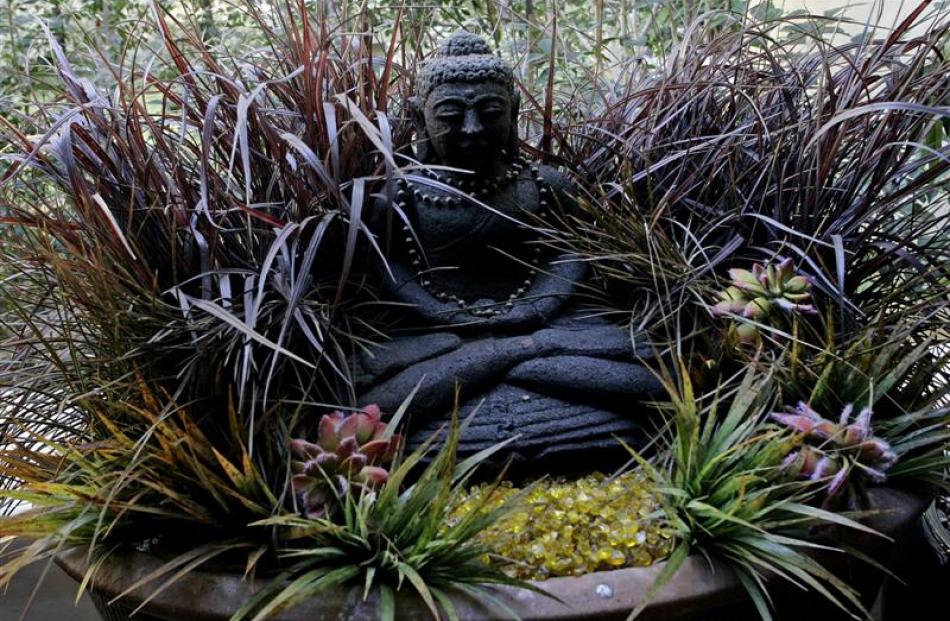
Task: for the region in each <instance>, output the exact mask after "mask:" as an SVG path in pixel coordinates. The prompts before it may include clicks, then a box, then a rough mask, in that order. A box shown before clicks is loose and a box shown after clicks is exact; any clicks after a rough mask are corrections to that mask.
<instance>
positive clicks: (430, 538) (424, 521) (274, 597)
mask: <svg viewBox="0 0 950 621" xmlns="http://www.w3.org/2000/svg"><path fill="white" fill-rule="evenodd" d="M470 420H471V418H469V421H470ZM469 421H466V422H465V423H462V425H459V423H458V421H457V419H455V418H453V420H452V423H451V425H450V427H449V429H448V430H447V433H446V434H445V435H444V443H443V445H442V448H441V450H440V451H439V452H438V453H437V454H436V455H435V456H434V458H432V460H431V462H430V463H429V464H428V465H426V466H425V468H424V470H423V472H422V473H421V475H418V478H416V479H415V480H414V481H411V482H410V473H412V472H413V470H415V469H418V468H420V462H421V460H422V459H423V457H425V456H426V453H427V452H428V448H429V445H430V444H431V441H432V440H433V439H434V437H433V439H430V442H429V443H427V444H426V445H424V446H422V447H420V448H419V449H418V450H416V451H415V452H413V453H412V454H411V455H409V456H407V457H406V458H405V459H404V460H398V461H399V463H398V465H396V466H395V467H394V468H393V469H392V472H391V474H390V476H389V479H388V481H387V483H386V484H385V485H384V486H383V487H382V489H381V490H380V491H379V492H378V493H374V494H369V493H367V490H366V489H364V490H363V492H362V493H361V494H359V495H358V496H357V495H353V494H343V495H342V496H341V497H340V498H339V502H338V503H337V504H338V505H339V508H340V511H341V512H342V518H338V519H330V518H329V517H326V516H323V517H317V518H314V519H304V518H302V517H298V516H294V515H284V516H278V517H275V518H271V519H268V520H264V521H261V522H259V523H257V524H255V525H257V526H269V527H276V528H277V529H278V530H279V531H282V532H285V537H284V540H285V544H284V546H285V547H284V548H283V549H281V550H279V551H278V554H279V556H280V558H281V559H282V560H283V561H284V563H285V565H286V567H285V568H284V569H283V570H282V571H281V573H279V574H278V575H277V576H276V577H275V578H273V579H272V580H271V581H270V583H269V584H268V585H267V586H266V587H265V588H263V589H261V590H260V591H259V592H258V593H257V594H256V595H255V596H254V597H253V598H252V599H251V600H250V601H248V602H247V603H246V604H245V605H244V606H243V607H242V608H241V609H240V610H238V611H237V612H236V613H235V615H234V617H233V618H232V620H233V621H246V620H251V621H264V620H265V619H267V618H268V617H270V616H271V615H273V614H276V613H278V612H279V611H281V610H283V609H285V608H287V607H289V606H293V605H295V604H299V603H302V602H304V601H307V600H310V599H313V598H314V597H317V596H318V595H319V594H320V593H321V592H323V591H325V590H327V589H332V588H334V587H338V586H341V585H344V584H347V583H351V582H357V583H359V584H361V585H362V586H363V598H364V600H365V599H366V597H367V596H368V595H369V593H370V592H371V590H372V589H374V588H377V587H378V588H379V589H380V599H379V601H380V610H379V612H380V618H381V619H383V620H388V621H392V620H394V619H396V618H398V617H397V616H396V610H395V608H394V591H395V590H396V589H398V588H400V587H401V586H403V585H404V584H406V585H411V588H412V589H414V590H415V591H416V592H417V593H418V594H419V596H420V597H421V599H422V600H423V601H424V602H425V604H426V606H427V607H428V609H429V611H430V612H431V613H432V615H433V617H434V618H435V619H439V618H442V617H441V615H442V614H444V615H445V616H446V618H449V619H454V618H457V617H458V615H457V613H456V610H455V606H454V604H453V603H452V596H451V594H453V593H454V594H456V595H457V594H462V595H466V596H470V597H472V598H474V599H475V600H478V601H483V602H488V603H490V604H492V605H493V606H495V607H496V609H497V610H498V611H499V612H500V614H502V615H504V616H509V617H511V618H517V615H516V614H514V613H513V612H511V611H510V609H509V608H508V607H507V605H506V604H505V603H504V602H503V601H502V600H500V599H498V598H497V597H496V596H495V595H493V594H492V593H491V592H490V590H488V589H485V588H484V587H485V585H490V584H507V585H516V586H520V587H522V588H527V589H530V590H532V591H536V592H538V593H539V594H542V595H548V594H547V593H545V592H544V591H543V590H541V589H538V588H537V587H535V586H532V585H531V584H529V583H526V582H524V581H522V580H518V579H515V578H511V577H509V576H507V575H506V574H504V573H503V572H501V571H500V570H499V569H498V568H496V567H493V566H491V565H489V564H488V563H485V562H484V561H483V557H484V556H485V555H486V554H488V553H489V548H488V547H487V546H486V545H485V544H484V543H482V542H481V541H479V540H478V539H476V536H477V535H478V534H479V533H480V532H481V531H483V530H484V529H486V528H487V527H488V526H490V525H491V524H493V523H494V522H495V521H496V520H497V519H498V518H499V517H501V516H503V515H504V514H506V513H507V512H509V511H511V510H512V509H513V508H514V507H515V506H516V503H512V504H509V505H507V506H504V507H493V508H487V507H486V505H487V503H488V495H486V497H485V498H484V499H483V501H482V502H480V503H477V504H476V505H474V506H473V507H471V510H470V511H467V512H466V514H465V515H463V516H461V518H460V519H458V520H454V519H453V520H450V519H449V518H450V516H451V515H452V513H453V511H454V510H455V508H456V507H457V504H458V498H459V496H460V495H464V493H465V488H466V485H467V484H468V482H469V481H470V479H471V476H472V474H473V473H474V471H475V468H476V466H477V465H478V464H479V463H480V462H481V461H483V460H484V459H486V458H488V457H489V456H491V455H492V454H493V453H495V452H497V451H498V450H500V449H501V448H503V447H504V443H502V444H498V445H496V446H494V447H492V448H490V449H487V450H485V451H483V452H481V453H479V454H477V455H474V456H472V457H470V458H468V459H466V460H464V461H462V462H460V463H457V460H456V451H455V449H456V447H457V445H458V439H459V433H460V430H461V429H462V428H463V427H464V426H465V425H466V424H467V422H469ZM439 435H441V434H439Z"/></svg>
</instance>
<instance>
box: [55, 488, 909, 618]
mask: <svg viewBox="0 0 950 621" xmlns="http://www.w3.org/2000/svg"><path fill="white" fill-rule="evenodd" d="M871 500H872V504H873V506H875V507H877V508H879V510H880V513H879V514H877V515H874V516H872V517H870V518H868V519H867V520H865V521H866V523H867V524H868V525H869V526H871V527H872V528H874V529H876V530H878V531H879V532H881V533H884V534H886V535H888V536H889V537H891V538H892V539H893V540H894V542H900V541H901V539H902V538H903V537H905V536H906V534H907V533H908V532H911V531H912V530H913V526H914V523H915V522H916V520H917V519H918V518H919V516H920V514H921V513H922V511H923V510H924V508H925V506H926V501H925V499H924V498H923V497H921V496H919V495H916V494H912V493H909V492H905V491H900V490H894V489H885V488H881V489H875V490H872V491H871ZM849 543H850V544H851V545H854V546H855V547H858V548H860V549H861V551H862V552H864V553H865V554H868V555H870V556H872V557H874V558H876V559H877V560H878V561H879V562H883V563H885V564H888V563H890V562H891V561H892V560H893V559H892V558H891V557H892V555H893V554H894V553H895V552H899V551H900V548H901V546H900V545H898V544H895V543H892V542H890V541H888V540H886V539H883V538H880V537H870V536H869V537H864V536H860V537H856V538H850V535H849ZM85 560H86V550H85V549H84V548H76V549H73V550H70V551H68V552H65V553H63V554H61V555H59V557H58V558H57V561H58V563H59V564H60V566H61V567H63V569H64V570H65V571H66V572H67V573H68V574H69V575H70V576H72V577H73V578H74V579H77V580H79V579H81V578H82V576H83V574H84V572H85V570H86V564H85ZM821 561H822V563H823V564H825V565H826V566H827V567H829V568H830V569H832V570H833V571H835V572H836V573H837V574H839V575H841V576H842V577H844V578H845V579H847V580H849V581H850V584H852V585H853V586H855V587H856V588H858V589H859V590H860V591H861V593H862V595H863V597H864V599H865V601H866V602H867V605H868V606H870V603H871V602H872V601H873V598H874V595H875V594H876V593H877V591H878V588H879V586H880V582H881V575H880V573H879V572H877V571H875V570H868V569H867V568H866V566H863V565H864V564H863V563H856V562H853V561H851V560H850V559H848V558H845V557H844V556H843V555H841V554H836V555H831V556H828V557H827V558H824V557H823V558H821ZM160 565H161V561H159V560H158V559H156V558H154V557H152V556H148V555H145V554H141V553H136V552H129V553H124V554H119V555H113V556H112V557H110V558H109V559H108V561H107V562H106V563H104V564H103V565H102V566H101V568H100V570H99V571H98V573H97V574H96V576H95V577H94V578H93V580H92V583H91V595H92V597H93V601H94V602H95V603H96V606H97V608H98V609H99V612H100V613H101V614H102V616H103V618H104V619H106V620H107V621H126V620H127V619H129V613H130V612H131V611H132V610H134V609H135V608H136V607H137V606H138V605H139V604H140V603H141V602H142V601H143V599H144V598H146V597H148V595H150V593H151V590H150V588H149V587H145V588H141V589H138V590H137V591H134V592H133V593H132V594H130V595H128V596H126V597H124V598H122V600H121V601H119V602H116V603H114V604H112V605H109V603H108V602H109V601H110V600H112V599H113V598H114V597H115V596H116V595H118V594H119V593H122V592H123V591H125V590H126V589H127V588H128V587H129V586H130V585H132V584H134V583H135V582H136V581H137V580H139V579H140V578H142V577H143V576H146V575H147V574H149V573H150V572H152V571H154V570H155V569H156V568H158V567H159V566H160ZM663 565H664V564H663V563H658V564H656V565H654V566H652V567H642V568H630V569H619V570H615V571H606V572H598V573H592V574H587V575H584V576H580V577H576V578H552V579H550V580H545V581H542V582H538V583H537V585H538V586H540V587H541V588H543V589H545V590H546V591H548V592H550V593H552V594H554V595H556V596H557V597H558V598H560V599H561V600H562V601H563V603H560V602H557V601H555V600H553V599H550V598H546V597H543V596H541V595H538V594H536V593H533V592H531V591H526V590H522V589H515V588H508V587H498V588H497V589H496V590H495V591H496V593H495V594H496V595H497V596H498V597H500V598H501V599H502V600H503V601H504V602H505V603H506V604H507V605H508V606H509V607H510V608H511V609H512V610H514V611H515V612H516V613H517V614H518V615H519V616H520V617H521V619H523V620H524V621H531V620H540V619H556V620H559V621H568V620H578V619H598V620H601V619H603V620H608V619H625V618H626V617H627V615H628V614H629V613H630V611H631V610H632V609H633V608H634V607H635V606H636V605H637V604H638V603H639V602H640V601H642V599H643V597H644V596H645V594H646V593H647V591H648V590H649V588H650V586H651V585H652V584H653V581H654V580H655V578H656V576H657V575H658V574H659V572H660V571H662V569H663ZM152 586H153V585H152ZM259 586H260V585H259V584H251V583H248V582H243V581H242V580H241V579H240V577H239V576H235V575H230V574H208V573H201V572H192V573H191V574H189V575H187V576H185V577H184V578H182V579H180V580H178V581H177V582H175V583H174V584H172V585H171V586H170V587H168V588H167V589H165V590H164V591H162V592H161V593H159V594H158V595H157V596H155V597H154V598H153V599H152V600H151V601H150V602H149V603H148V604H147V605H146V606H145V607H144V608H143V610H142V611H141V612H139V613H137V614H136V615H135V616H134V617H132V619H133V620H139V621H153V620H162V621H226V620H227V619H228V618H229V617H230V616H231V615H232V614H233V613H234V611H235V610H236V609H237V608H238V607H239V606H240V605H241V604H242V603H243V602H244V601H246V600H247V599H248V598H249V597H250V596H251V595H252V594H253V593H254V591H255V589H256V588H259ZM774 586H775V587H776V588H775V589H774V590H773V595H774V596H775V597H776V601H777V602H778V606H777V608H778V610H777V613H778V614H777V615H776V616H777V617H778V618H786V619H795V620H799V619H804V618H810V619H814V620H815V621H817V620H818V619H822V620H828V619H833V618H835V617H834V616H832V615H834V614H835V613H834V612H833V611H832V610H830V609H828V608H827V607H826V606H825V605H824V603H823V602H822V601H821V600H820V599H819V598H817V597H814V596H810V595H806V594H805V593H804V592H802V591H801V590H799V589H796V588H793V587H786V586H784V584H783V583H780V582H775V583H774ZM456 608H457V610H458V613H459V617H460V618H461V619H464V620H466V621H474V620H476V619H502V618H507V617H506V615H505V614H504V613H502V612H500V611H498V610H495V609H492V608H491V607H490V606H489V605H488V604H487V603H484V602H478V601H473V600H472V599H468V598H461V597H460V598H459V599H458V600H457V601H456ZM396 610H397V613H396V618H397V619H399V620H400V621H402V620H409V619H426V620H427V619H429V618H431V616H430V614H429V612H428V611H427V609H426V608H425V607H424V605H423V604H422V603H421V602H420V601H419V600H418V598H416V597H415V596H413V595H411V594H409V593H408V592H407V590H405V589H404V590H403V592H401V593H399V594H397V600H396ZM806 614H807V615H808V616H805V615H806ZM640 618H641V619H643V620H660V619H682V620H686V619H694V620H699V619H702V620H703V621H716V620H723V621H725V620H726V619H728V620H730V621H739V620H741V619H746V618H749V619H752V618H755V615H754V612H753V611H752V609H751V607H750V605H749V602H748V601H747V598H746V596H745V593H744V591H743V589H742V587H741V586H740V585H739V583H738V581H737V580H736V579H735V578H734V577H733V576H732V575H731V574H730V573H729V571H728V570H726V569H725V568H724V567H721V566H716V565H713V566H710V565H708V564H707V563H706V561H705V560H704V559H702V558H701V557H699V556H692V557H690V558H689V559H687V561H686V563H685V564H684V565H683V566H682V568H681V569H680V571H679V572H677V574H676V575H675V576H674V578H673V579H672V580H671V581H670V582H668V583H667V584H666V586H665V587H664V588H663V589H662V590H661V591H660V592H659V594H658V595H656V596H655V597H654V598H653V601H652V602H651V604H650V606H649V607H648V608H647V609H646V611H645V612H644V613H643V615H642V616H641V617H640ZM276 619H277V620H278V621H315V620H324V619H340V620H344V619H345V620H353V621H362V620H366V621H370V620H372V621H376V620H377V619H379V613H378V601H377V599H376V597H375V596H374V595H371V596H370V597H369V598H368V599H367V600H366V601H362V588H360V587H353V588H351V589H337V590H333V591H330V592H327V593H325V594H324V595H322V596H321V597H319V598H317V599H314V600H312V601H310V602H307V603H306V604H304V605H301V606H298V607H297V608H294V609H291V610H288V611H286V612H284V613H282V614H280V615H279V616H278V617H276Z"/></svg>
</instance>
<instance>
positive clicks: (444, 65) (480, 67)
mask: <svg viewBox="0 0 950 621" xmlns="http://www.w3.org/2000/svg"><path fill="white" fill-rule="evenodd" d="M447 82H461V83H482V82H494V83H496V84H500V85H502V86H504V87H506V88H508V89H514V73H513V71H512V70H511V66H509V65H508V63H506V62H505V61H504V60H502V59H501V58H499V57H498V56H496V55H495V54H493V53H492V51H491V48H490V47H489V46H488V43H486V42H485V40H484V39H482V38H481V37H480V36H478V35H476V34H474V33H471V32H466V31H462V32H456V33H455V34H453V35H452V36H450V37H449V38H448V39H446V40H445V41H443V42H442V44H441V45H440V46H439V49H438V50H436V53H435V55H433V57H432V58H430V59H429V60H428V61H426V62H425V63H424V64H423V65H422V68H421V69H420V70H419V75H418V77H417V78H416V95H417V96H419V97H420V98H422V99H425V98H426V97H428V96H429V93H431V92H432V90H433V89H434V88H435V87H436V86H438V85H440V84H445V83H447Z"/></svg>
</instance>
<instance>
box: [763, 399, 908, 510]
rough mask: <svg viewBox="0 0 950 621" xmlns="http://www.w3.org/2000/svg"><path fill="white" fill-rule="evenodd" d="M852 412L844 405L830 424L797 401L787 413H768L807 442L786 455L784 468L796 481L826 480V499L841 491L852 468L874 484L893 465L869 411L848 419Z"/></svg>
mask: <svg viewBox="0 0 950 621" xmlns="http://www.w3.org/2000/svg"><path fill="white" fill-rule="evenodd" d="M853 412H854V406H853V405H852V404H848V405H847V406H845V408H844V409H843V410H842V411H841V415H840V416H839V418H838V422H834V421H831V420H828V419H827V418H825V417H823V416H822V415H821V414H819V413H818V412H816V411H815V410H814V409H812V408H811V406H809V405H808V404H807V403H804V402H799V404H798V405H797V406H795V407H794V408H790V409H789V410H788V411H787V412H774V413H773V414H772V419H773V420H774V421H776V422H778V423H779V424H781V425H783V426H784V427H786V428H788V429H790V430H792V431H795V432H797V433H800V434H802V436H803V437H804V439H805V441H806V442H807V443H806V444H803V445H802V446H801V447H800V448H799V449H798V450H797V451H795V452H793V453H791V454H790V455H789V456H788V458H787V459H786V460H785V468H786V469H787V470H788V471H790V472H792V473H793V474H794V475H795V476H798V477H799V478H804V479H811V480H813V481H825V480H827V484H826V486H825V491H826V493H827V496H828V497H832V496H835V495H836V494H837V493H838V492H840V491H841V488H842V487H844V485H845V483H847V481H848V479H849V475H850V472H851V471H852V468H858V469H859V470H860V472H862V473H864V475H865V476H867V477H868V478H870V479H871V480H872V481H873V482H875V483H883V482H884V481H885V480H886V479H887V471H888V469H890V467H891V466H893V465H894V464H895V463H896V462H897V454H896V453H895V452H894V451H893V450H892V449H891V446H890V445H889V444H888V443H887V442H886V441H884V440H882V439H881V438H878V437H876V436H875V435H874V434H873V432H872V429H871V416H872V412H871V409H870V408H863V409H862V410H861V411H860V412H859V413H858V415H857V416H854V417H853V418H852V413H853Z"/></svg>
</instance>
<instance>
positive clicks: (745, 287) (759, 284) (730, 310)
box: [712, 258, 817, 344]
mask: <svg viewBox="0 0 950 621" xmlns="http://www.w3.org/2000/svg"><path fill="white" fill-rule="evenodd" d="M729 279H730V286H729V287H728V288H727V289H726V290H725V291H722V292H720V293H719V294H718V297H719V301H718V302H717V303H716V304H715V305H713V307H712V313H713V315H715V316H717V317H733V318H740V321H739V322H738V323H737V324H736V325H735V332H736V334H737V336H738V337H739V341H740V342H742V343H746V344H751V343H755V342H756V341H758V338H759V329H758V326H756V325H755V324H756V323H765V322H767V321H768V320H769V319H771V318H772V317H774V316H775V314H776V310H777V309H781V310H782V311H785V312H788V313H798V314H814V313H815V312H817V311H816V310H815V307H814V306H812V305H811V303H810V302H811V286H812V283H811V280H810V279H809V278H808V277H807V276H802V275H800V274H797V273H796V272H795V266H794V265H793V263H792V259H791V258H787V259H782V260H781V261H779V262H778V263H775V264H773V263H769V264H767V265H762V264H760V263H756V264H754V265H753V266H752V271H749V270H745V269H740V268H733V269H730V270H729ZM741 319H748V320H750V321H749V322H745V321H741ZM752 322H755V323H752Z"/></svg>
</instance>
